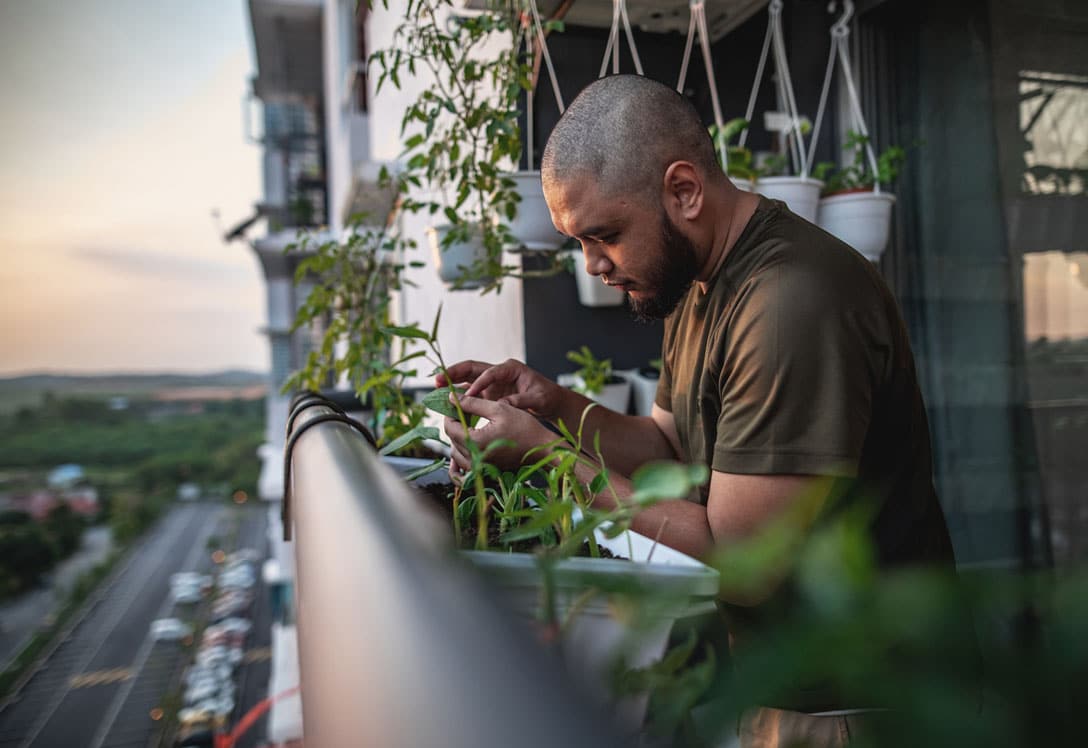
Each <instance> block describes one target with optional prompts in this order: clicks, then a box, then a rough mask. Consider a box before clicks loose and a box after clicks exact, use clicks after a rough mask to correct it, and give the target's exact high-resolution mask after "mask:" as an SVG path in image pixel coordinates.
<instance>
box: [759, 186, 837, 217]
mask: <svg viewBox="0 0 1088 748" xmlns="http://www.w3.org/2000/svg"><path fill="white" fill-rule="evenodd" d="M823 186H824V183H823V182H821V181H820V180H819V179H813V178H812V177H763V178H762V179H760V180H758V181H757V182H756V184H755V191H756V192H758V193H760V194H761V195H763V196H764V197H769V198H771V199H772V200H781V201H782V202H784V203H785V204H786V207H788V208H789V209H790V210H792V211H793V212H794V213H796V214H797V215H799V216H801V218H804V219H805V220H806V221H810V222H812V223H816V214H817V211H818V210H819V207H820V190H821V189H823Z"/></svg>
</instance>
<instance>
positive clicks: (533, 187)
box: [507, 171, 566, 252]
mask: <svg viewBox="0 0 1088 748" xmlns="http://www.w3.org/2000/svg"><path fill="white" fill-rule="evenodd" d="M507 176H508V177H510V178H511V179H513V180H514V182H516V183H517V188H516V189H517V192H518V194H519V195H521V202H519V203H518V214H517V216H515V217H514V220H513V221H511V222H510V232H511V233H512V234H513V235H514V236H516V237H517V239H518V241H519V242H520V243H521V246H524V247H525V249H532V250H535V251H538V252H545V251H555V250H557V249H559V247H560V246H562V244H563V242H564V241H565V239H566V237H564V236H563V235H562V234H560V233H559V232H558V231H556V230H555V226H554V225H553V224H552V216H551V213H550V212H549V211H548V204H547V203H546V202H544V188H543V187H542V186H541V184H540V172H539V171H519V172H515V173H513V174H508V175H507Z"/></svg>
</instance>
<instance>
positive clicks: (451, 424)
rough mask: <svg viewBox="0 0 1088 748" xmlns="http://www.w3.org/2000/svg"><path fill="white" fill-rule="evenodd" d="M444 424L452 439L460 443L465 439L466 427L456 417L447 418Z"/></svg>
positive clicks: (447, 433)
mask: <svg viewBox="0 0 1088 748" xmlns="http://www.w3.org/2000/svg"><path fill="white" fill-rule="evenodd" d="M442 425H443V428H445V430H446V436H448V437H449V438H450V440H451V441H454V442H456V443H459V444H460V443H463V442H464V441H465V429H464V427H463V426H462V425H461V422H460V421H458V420H457V419H456V418H447V419H446V420H445V422H444V423H443V424H442Z"/></svg>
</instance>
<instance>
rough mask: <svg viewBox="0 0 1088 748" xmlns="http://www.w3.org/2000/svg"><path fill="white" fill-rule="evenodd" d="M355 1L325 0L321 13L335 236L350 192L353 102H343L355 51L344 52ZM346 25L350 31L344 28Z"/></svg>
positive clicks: (330, 208)
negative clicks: (346, 68) (348, 69)
mask: <svg viewBox="0 0 1088 748" xmlns="http://www.w3.org/2000/svg"><path fill="white" fill-rule="evenodd" d="M354 7H355V3H354V0H325V7H324V11H323V13H322V21H321V22H322V27H323V37H324V39H323V50H322V56H323V60H322V65H323V69H324V81H325V148H326V154H327V161H326V171H327V176H326V179H327V180H328V187H329V193H328V194H329V199H328V212H329V215H328V219H327V220H328V225H329V228H330V229H331V230H332V232H333V233H334V234H337V233H339V232H340V230H341V229H342V228H343V222H342V221H341V214H342V211H343V209H344V205H345V203H346V201H347V197H348V194H349V191H350V189H351V168H352V163H351V115H352V107H351V102H350V100H349V101H346V102H345V100H344V82H345V76H346V75H347V71H346V70H345V64H344V61H345V60H354V57H355V50H354V49H351V48H350V47H348V48H345V47H346V45H347V43H348V40H350V39H351V38H352V34H351V23H352V16H353V11H352V9H353V8H354ZM345 25H346V26H347V28H345Z"/></svg>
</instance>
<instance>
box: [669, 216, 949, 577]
mask: <svg viewBox="0 0 1088 748" xmlns="http://www.w3.org/2000/svg"><path fill="white" fill-rule="evenodd" d="M662 347H663V356H662V358H663V366H662V372H661V379H660V380H659V383H658V388H657V396H656V403H657V405H658V406H660V407H662V408H664V409H665V410H668V411H671V412H672V413H673V416H674V418H675V420H676V427H677V430H678V432H679V436H680V445H681V448H682V450H683V452H684V455H683V456H684V457H685V458H686V459H687V460H688V461H689V462H693V463H704V464H706V465H707V466H708V467H710V468H711V469H712V470H717V471H721V472H727V473H745V474H764V475H774V474H798V475H814V476H833V477H837V478H841V479H843V480H844V481H845V482H847V483H849V484H851V486H852V487H856V488H857V489H858V490H856V491H855V490H850V491H848V493H849V494H851V495H856V496H863V497H865V500H867V501H876V502H878V504H877V506H876V507H875V511H874V517H875V519H874V521H873V528H872V529H873V538H874V541H875V545H876V548H877V552H878V557H879V559H880V561H881V562H883V563H906V562H936V563H942V562H951V560H952V546H951V542H950V541H949V537H948V530H947V526H946V524H945V520H944V515H943V513H942V511H941V507H940V504H939V503H938V501H937V497H936V493H935V491H934V488H933V480H932V475H931V471H932V462H931V459H932V458H931V455H930V442H929V430H928V426H927V423H926V415H925V409H924V406H923V403H922V398H921V393H920V391H919V388H918V382H917V379H916V376H915V369H914V359H913V357H912V355H911V351H910V345H909V341H908V338H907V332H906V327H905V325H904V323H903V320H902V317H901V315H900V313H899V309H898V306H897V304H896V302H895V299H894V298H893V296H892V294H891V292H890V290H889V289H888V287H887V285H886V284H885V283H884V281H883V279H882V278H881V276H880V274H879V272H878V271H877V270H876V268H875V267H874V266H873V265H872V263H870V262H869V261H868V260H866V259H865V258H864V257H862V256H861V255H860V254H858V253H857V252H855V251H854V250H853V249H851V248H850V247H848V246H847V245H846V244H844V243H842V242H841V241H839V240H838V239H836V238H835V237H833V236H831V235H830V234H828V233H826V232H825V231H823V230H822V229H820V228H819V227H817V226H815V225H813V224H811V223H808V222H807V221H804V220H803V219H801V218H799V217H798V216H796V215H794V214H793V213H791V212H790V211H789V210H788V209H787V208H786V207H785V205H783V204H782V203H780V202H777V201H772V200H768V199H766V198H762V197H761V198H760V204H759V207H758V209H757V210H756V213H755V215H754V216H753V217H752V218H751V220H750V221H749V222H748V225H747V226H746V227H745V229H744V231H743V233H742V234H741V236H740V238H739V239H738V240H737V243H736V244H735V245H734V247H733V248H732V250H730V252H729V254H728V255H727V256H726V258H725V261H724V262H723V264H722V266H721V268H720V270H719V271H718V273H717V274H716V276H715V277H713V278H711V279H710V280H709V282H708V284H707V288H706V291H705V293H704V292H703V290H702V289H700V288H699V286H698V285H696V286H693V287H692V289H691V290H690V291H689V292H688V295H687V297H686V298H685V299H684V300H683V301H682V302H681V305H680V306H679V307H678V308H677V309H676V310H675V311H674V312H673V313H672V315H670V317H669V318H668V320H667V321H666V326H665V336H664V342H663V346H662ZM851 500H853V499H851ZM703 501H704V503H705V501H706V493H705V487H704V494H703Z"/></svg>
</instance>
